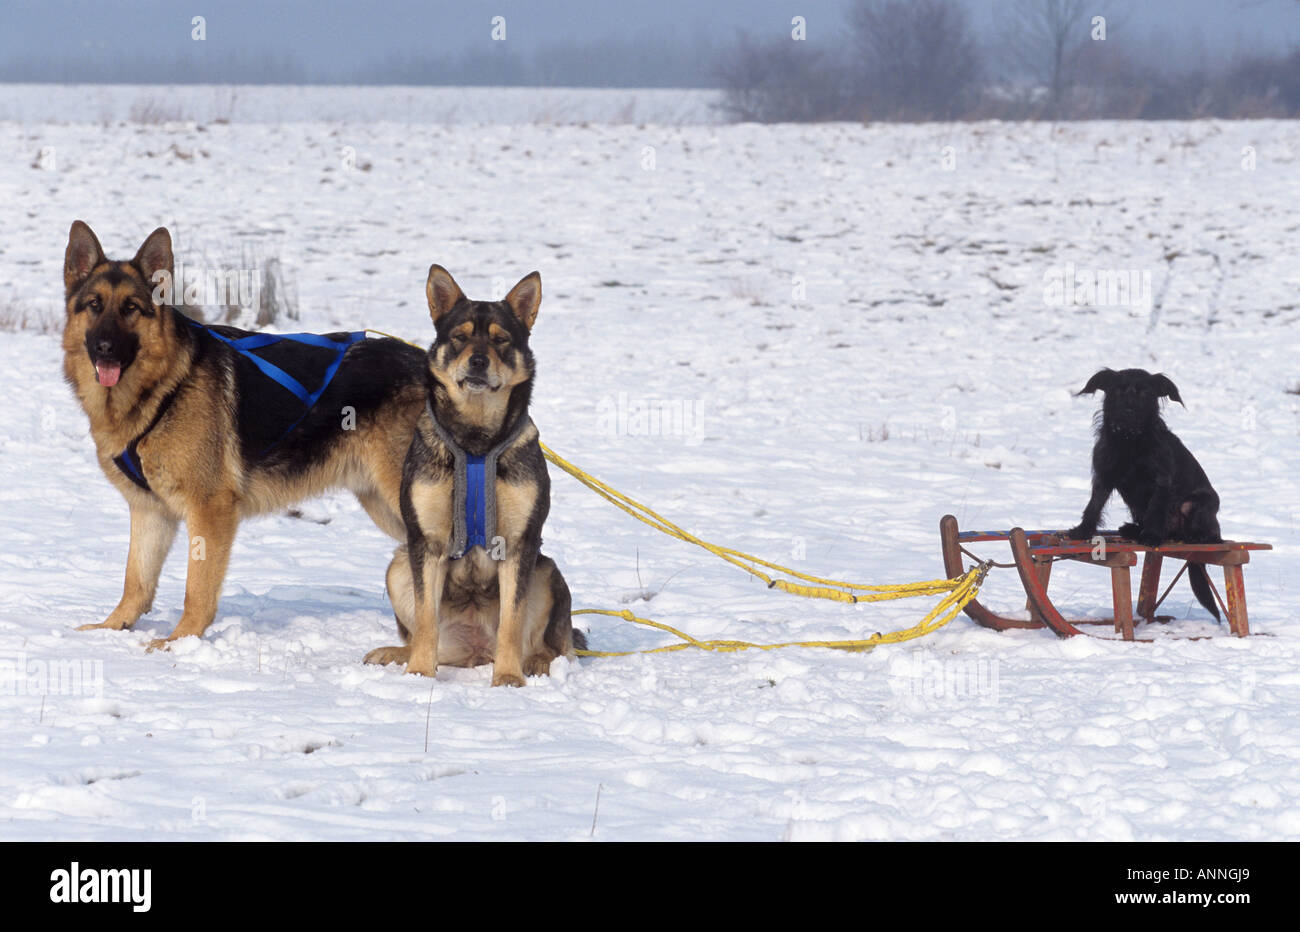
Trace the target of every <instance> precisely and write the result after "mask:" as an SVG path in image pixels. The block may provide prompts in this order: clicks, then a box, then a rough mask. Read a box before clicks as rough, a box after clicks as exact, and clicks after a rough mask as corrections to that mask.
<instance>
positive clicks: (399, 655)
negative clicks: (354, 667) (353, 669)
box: [361, 647, 411, 667]
mask: <svg viewBox="0 0 1300 932" xmlns="http://www.w3.org/2000/svg"><path fill="white" fill-rule="evenodd" d="M410 658H411V648H409V647H376V648H375V649H374V650H372V651H371V652H370V653H368V654H366V656H365V657H363V658H362V659H361V662H362V663H373V664H376V665H378V666H381V667H382V666H386V665H387V664H390V663H406V661H407V660H409V659H410Z"/></svg>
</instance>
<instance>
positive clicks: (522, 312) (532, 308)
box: [506, 272, 542, 330]
mask: <svg viewBox="0 0 1300 932" xmlns="http://www.w3.org/2000/svg"><path fill="white" fill-rule="evenodd" d="M506 304H508V305H510V310H512V311H514V312H515V316H516V317H518V318H519V320H520V321H521V322H522V323H523V325H524V326H525V327H527V328H528V329H529V330H532V329H533V321H535V320H537V309H538V308H539V307H541V306H542V276H541V274H540V273H538V272H529V273H528V274H527V275H525V276H524V277H523V278H521V279H519V284H517V285H515V287H513V288H511V289H510V294H508V295H506Z"/></svg>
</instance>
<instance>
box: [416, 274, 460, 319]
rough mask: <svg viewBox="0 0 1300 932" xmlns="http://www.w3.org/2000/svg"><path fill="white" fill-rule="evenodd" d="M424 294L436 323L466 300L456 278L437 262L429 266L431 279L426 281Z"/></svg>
mask: <svg viewBox="0 0 1300 932" xmlns="http://www.w3.org/2000/svg"><path fill="white" fill-rule="evenodd" d="M424 295H425V297H426V298H428V299H429V316H430V317H431V318H433V322H434V324H437V323H438V321H439V320H441V319H442V318H443V316H444V315H446V314H447V312H448V311H450V310H451V309H452V308H453V307H455V306H456V305H457V304H459V303H460V302H461V301H464V300H465V292H463V291H461V290H460V285H457V284H456V279H454V278H452V277H451V273H450V272H448V271H447V270H446V269H444V268H443V267H442V266H440V265H438V264H437V263H434V264H433V265H431V266H429V280H428V281H426V282H425V283H424Z"/></svg>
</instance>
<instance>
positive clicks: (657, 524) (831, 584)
mask: <svg viewBox="0 0 1300 932" xmlns="http://www.w3.org/2000/svg"><path fill="white" fill-rule="evenodd" d="M366 332H368V333H376V334H379V335H380V336H384V337H390V338H392V339H394V340H401V342H403V343H408V344H410V345H411V346H417V347H418V345H419V344H416V343H411V341H410V340H403V339H402V338H401V337H395V336H393V335H392V334H391V333H384V332H383V331H382V330H375V329H373V328H367V331H366ZM541 447H542V454H543V455H544V456H545V457H546V458H547V459H548V460H549V461H550V462H552V463H554V464H555V465H556V466H558V467H559V468H560V469H563V470H564V471H565V472H567V473H568V474H569V475H571V476H573V478H575V479H577V480H578V481H579V482H581V483H582V484H583V485H585V486H586V487H587V488H589V489H591V490H592V491H593V492H595V493H596V494H597V495H599V496H600V497H601V498H603V499H605V500H606V501H608V502H610V503H612V504H614V505H617V506H618V507H619V508H621V509H622V510H623V511H626V512H627V513H628V514H630V515H631V516H632V517H634V518H636V519H637V520H638V521H641V522H644V523H645V524H648V525H650V526H651V527H652V528H654V529H655V530H657V531H662V532H663V533H664V534H667V535H668V536H669V537H675V538H677V539H678V540H684V541H686V542H687V543H689V544H694V545H695V546H697V547H703V548H704V549H705V550H707V551H708V552H709V553H711V554H713V555H714V556H716V557H719V558H721V559H723V560H726V561H727V562H728V563H730V564H732V565H734V566H738V567H740V568H741V569H742V570H744V571H745V572H746V573H749V574H751V575H753V576H757V577H758V578H759V579H761V580H763V582H765V583H767V587H768V588H769V589H780V590H781V591H782V592H789V593H791V594H792V595H799V596H803V597H805V598H809V599H830V600H832V601H835V602H853V603H857V602H884V601H887V600H889V599H908V598H911V597H913V596H921V595H940V594H943V593H946V595H944V597H943V598H942V599H941V600H939V603H938V604H937V605H935V607H934V608H933V609H931V610H930V612H929V614H927V615H926V616H925V617H924V618H922V619H921V620H920V621H919V622H917V623H916V624H915V625H913V626H912V627H910V628H905V629H903V630H902V631H890V632H887V633H885V634H880V633H877V634H873V635H872V636H871V637H869V638H859V639H856V640H849V641H785V642H782V643H780V644H754V643H751V642H750V641H729V640H714V641H700V640H697V639H695V638H693V637H691V636H690V635H689V634H687V633H685V632H684V631H678V630H677V629H676V628H674V627H672V626H671V625H666V624H663V623H662V622H658V621H651V620H650V619H649V618H641V617H640V616H638V615H634V614H633V613H632V612H630V611H628V610H626V609H624V610H623V611H621V612H616V611H613V610H612V609H604V608H581V609H578V610H577V611H575V612H573V613H572V614H573V615H575V616H576V615H610V616H612V617H614V618H622V619H624V620H625V621H630V622H633V623H634V624H638V625H646V626H647V627H651V628H658V629H659V630H660V631H667V632H668V633H669V634H673V635H676V636H677V637H679V638H681V642H680V643H678V644H667V645H665V646H663V647H651V648H647V649H645V650H580V651H577V652H576V653H577V654H578V656H580V657H627V656H629V655H631V654H663V653H668V652H669V651H676V650H687V649H688V648H692V647H694V648H698V649H700V650H714V651H723V652H732V651H741V650H777V649H779V648H782V647H827V648H830V649H832V650H844V651H864V650H870V649H871V648H873V647H875V646H876V645H877V644H898V643H900V642H902V641H911V640H914V639H915V638H920V637H925V636H926V635H927V634H931V633H933V632H935V631H938V630H939V629H940V628H942V627H943V626H944V625H946V624H947V623H948V622H950V621H952V620H953V619H954V618H956V617H957V615H958V613H959V612H960V611H961V610H962V609H963V608H965V607H966V604H967V603H968V602H970V601H971V599H973V598H975V596H976V595H978V594H979V589H980V585H981V584H982V583H983V582H984V577H985V575H986V574H987V573H988V571H989V566H990V565H991V564H989V563H981V564H979V565H978V566H973V567H971V568H970V569H969V570H967V571H966V574H965V575H964V576H959V577H957V578H956V579H932V580H929V581H927V582H915V583H895V584H891V585H877V586H868V585H862V584H860V583H850V582H844V581H842V580H838V579H823V578H822V577H820V576H810V575H808V574H807V573H801V572H799V571H798V570H794V569H791V568H790V567H788V566H781V565H780V564H779V563H771V562H769V561H767V560H763V559H760V558H758V557H755V556H753V555H751V554H748V553H742V552H741V551H739V550H732V549H731V548H730V547H720V546H718V545H717V544H711V543H709V542H708V541H706V540H701V539H700V538H698V537H696V536H695V535H694V534H692V533H690V532H689V531H687V530H685V529H683V528H681V527H678V526H677V525H676V524H673V523H672V522H671V521H669V520H668V519H667V518H665V517H664V516H663V515H661V514H659V513H658V512H656V511H654V510H653V509H651V508H650V507H649V506H647V505H643V504H641V503H640V502H638V501H636V500H635V499H634V498H631V497H630V496H628V495H624V494H623V493H622V492H620V491H618V490H617V489H615V488H613V487H612V486H609V485H606V484H605V483H604V482H601V481H600V480H599V479H597V478H596V477H595V476H593V475H591V474H590V473H588V472H585V471H584V470H582V469H580V468H578V467H577V466H575V465H573V464H572V463H570V462H569V461H568V460H566V459H564V458H563V457H561V456H560V455H559V454H557V453H556V452H555V451H554V450H552V449H551V448H550V447H548V446H547V445H546V444H544V443H543V444H541ZM759 567H764V568H766V569H769V570H773V571H775V572H778V573H784V574H785V575H787V576H793V577H795V578H796V579H802V580H803V581H804V582H805V583H813V584H814V585H803V584H802V583H796V582H790V581H789V580H785V579H773V578H772V577H771V576H769V575H768V574H767V573H764V572H763V570H761V569H759Z"/></svg>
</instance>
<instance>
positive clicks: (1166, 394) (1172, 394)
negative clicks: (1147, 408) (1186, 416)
mask: <svg viewBox="0 0 1300 932" xmlns="http://www.w3.org/2000/svg"><path fill="white" fill-rule="evenodd" d="M1151 389H1152V391H1153V392H1155V395H1156V397H1157V398H1168V399H1170V400H1171V401H1176V402H1178V403H1179V404H1180V405H1183V407H1184V408H1186V407H1187V405H1185V404H1183V399H1182V398H1181V397H1179V394H1178V386H1177V385H1175V384H1174V382H1173V379H1171V378H1169V376H1167V375H1165V374H1164V373H1163V372H1157V373H1156V374H1155V375H1153V376H1151Z"/></svg>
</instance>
